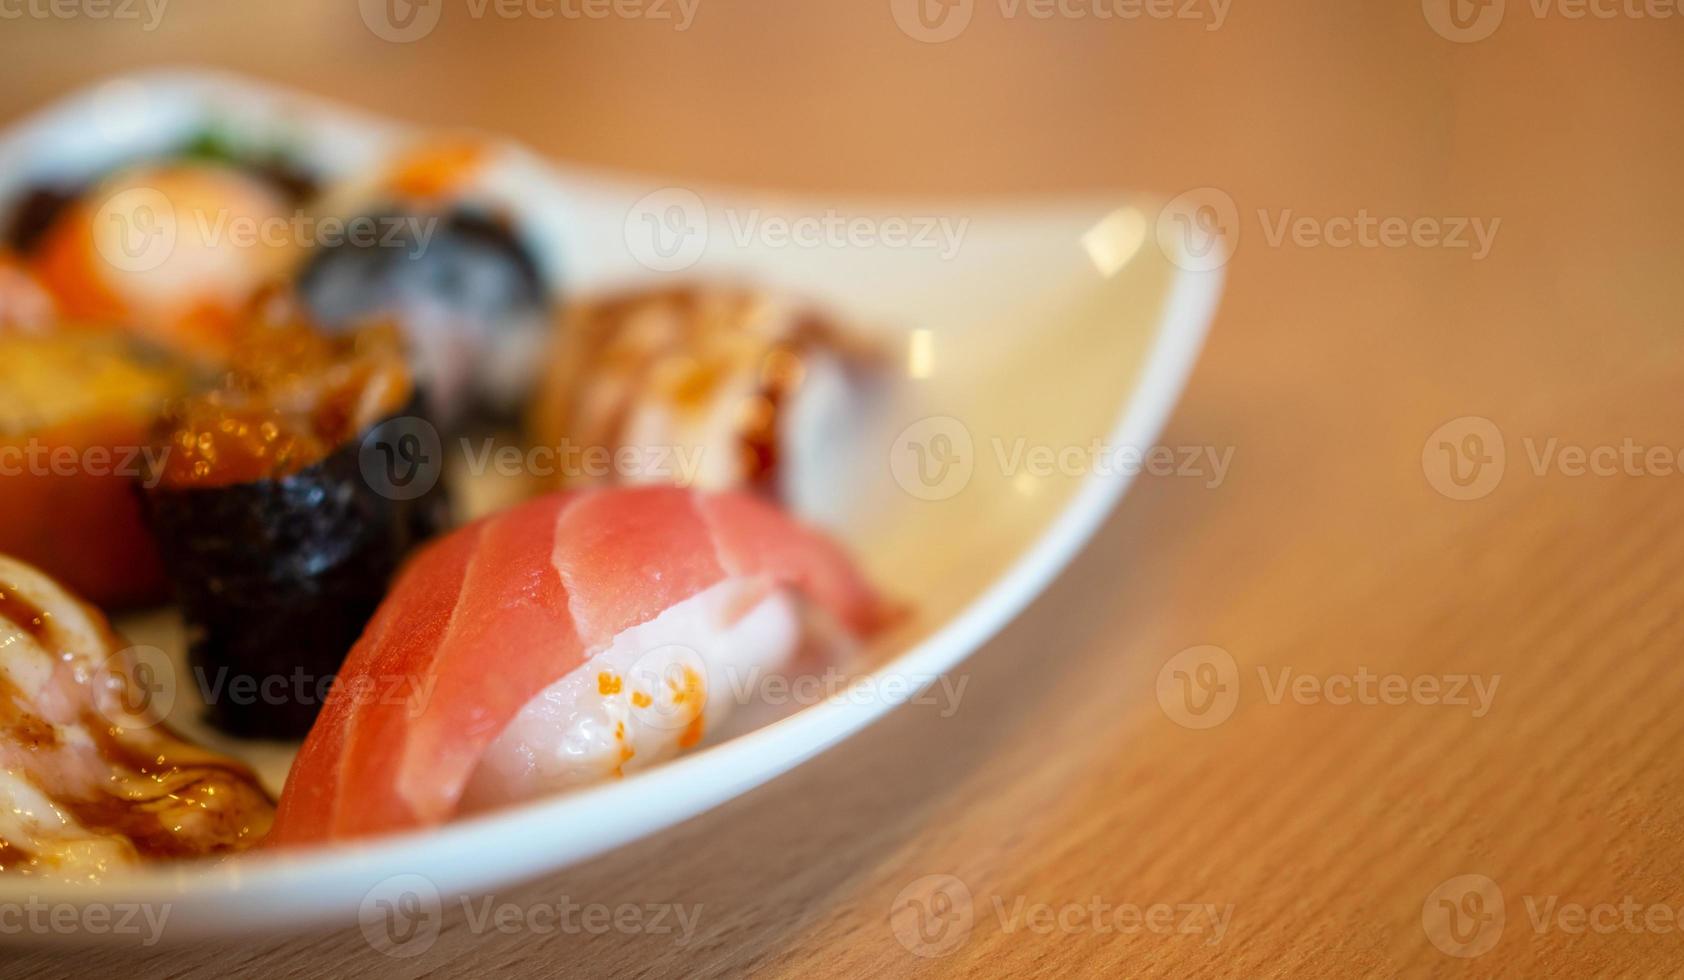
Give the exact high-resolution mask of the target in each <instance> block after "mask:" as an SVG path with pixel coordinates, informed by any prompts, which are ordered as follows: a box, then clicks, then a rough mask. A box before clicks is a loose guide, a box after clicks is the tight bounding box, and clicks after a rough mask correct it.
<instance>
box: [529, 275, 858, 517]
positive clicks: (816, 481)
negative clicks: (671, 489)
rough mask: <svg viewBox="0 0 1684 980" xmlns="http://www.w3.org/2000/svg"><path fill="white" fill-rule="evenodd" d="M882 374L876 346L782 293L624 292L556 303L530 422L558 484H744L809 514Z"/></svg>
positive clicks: (717, 289) (819, 511)
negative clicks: (552, 459) (561, 310)
mask: <svg viewBox="0 0 1684 980" xmlns="http://www.w3.org/2000/svg"><path fill="white" fill-rule="evenodd" d="M882 377H883V362H882V359H881V356H880V353H879V352H878V351H877V350H876V349H875V348H874V347H872V346H871V345H870V344H868V343H866V342H864V341H862V340H860V339H858V338H856V337H854V336H852V335H850V334H848V333H846V332H844V331H843V330H842V329H841V328H840V327H839V326H837V325H836V324H835V323H834V322H833V321H832V320H830V319H828V318H827V317H825V316H824V315H822V314H820V313H819V312H817V311H816V310H814V309H812V308H811V307H809V306H807V305H805V304H803V303H800V302H796V301H793V300H790V299H788V298H786V297H782V296H778V295H774V294H770V293H766V292H762V291H758V290H753V289H746V288H733V287H728V286H711V285H685V286H676V287H668V288H660V289H654V290H646V291H632V292H627V293H622V294H616V295H611V296H608V297H606V298H603V299H600V300H595V301H591V302H584V303H580V304H577V305H575V306H574V307H572V308H571V309H570V310H569V311H568V314H567V316H566V317H565V319H564V320H563V322H562V323H561V324H560V326H559V329H558V331H557V335H556V338H555V345H554V349H553V351H552V353H551V355H550V357H549V359H548V362H547V365H546V369H545V375H544V380H543V383H542V384H541V386H540V388H539V391H538V393H537V395H536V397H535V398H534V400H533V404H532V407H531V409H530V424H529V427H528V428H529V434H530V439H531V441H532V442H533V443H534V444H535V445H538V446H542V447H545V448H546V449H549V450H552V451H554V452H555V454H556V459H557V460H558V466H557V470H558V472H557V473H556V474H555V482H556V483H557V484H559V485H561V486H597V485H604V484H616V483H618V484H652V483H676V484H678V485H682V486H693V487H696V488H698V489H703V490H727V489H744V490H749V491H752V492H755V493H759V494H761V495H763V496H765V497H767V498H769V499H772V500H776V501H779V502H780V503H782V504H784V505H785V506H787V507H789V508H790V509H791V510H793V511H794V512H795V513H797V514H800V515H802V516H805V517H808V518H815V519H816V518H819V517H822V516H823V515H824V514H825V513H826V511H827V509H828V508H827V500H828V496H829V495H828V492H827V490H828V488H827V484H828V482H829V474H830V472H831V471H830V469H829V466H828V464H827V456H830V457H834V456H835V453H836V447H837V446H838V445H839V443H840V442H841V441H842V440H843V438H844V437H845V434H846V432H847V430H848V428H849V427H850V426H851V425H854V424H857V423H858V422H859V421H860V420H861V418H863V417H864V416H865V414H866V413H867V412H868V411H869V407H870V405H871V404H872V403H873V402H874V401H875V400H876V399H875V389H876V387H877V386H878V385H879V384H880V383H881V379H882Z"/></svg>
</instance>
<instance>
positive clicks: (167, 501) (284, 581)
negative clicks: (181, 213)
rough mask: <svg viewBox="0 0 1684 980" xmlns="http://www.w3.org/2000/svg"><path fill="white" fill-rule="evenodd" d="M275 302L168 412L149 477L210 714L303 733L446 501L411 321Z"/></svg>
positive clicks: (228, 723) (242, 725)
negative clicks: (334, 317)
mask: <svg viewBox="0 0 1684 980" xmlns="http://www.w3.org/2000/svg"><path fill="white" fill-rule="evenodd" d="M267 306H268V309H267V312H266V313H265V314H264V315H263V316H261V317H259V322H258V323H257V324H255V325H254V326H251V327H250V328H249V329H248V330H247V331H246V332H245V333H244V334H243V336H242V338H241V344H240V347H239V350H238V352H237V353H236V355H235V357H234V359H233V361H232V363H231V367H230V370H229V371H228V372H227V374H226V375H225V376H224V378H223V380H222V381H221V383H220V384H218V385H217V386H216V387H215V388H213V389H212V390H209V391H206V392H203V393H201V394H198V395H195V396H193V397H191V398H188V399H186V400H184V401H182V402H180V403H179V404H177V405H176V406H175V407H174V408H173V409H172V410H170V411H169V412H167V413H166V415H165V417H164V418H163V420H162V422H161V423H160V426H159V428H158V432H157V436H156V438H155V443H156V446H155V449H156V456H155V458H157V459H159V460H160V461H161V462H160V464H159V467H158V469H157V472H155V473H154V474H152V478H151V479H149V480H148V481H147V483H146V489H145V490H144V491H143V493H144V497H145V503H146V508H145V509H146V512H147V516H148V519H149V521H150V523H151V526H152V529H153V532H154V535H155V537H156V539H157V542H158V547H159V551H160V553H161V554H162V557H163V560H164V566H165V569H166V571H167V572H168V574H169V576H170V578H171V580H172V581H173V583H174V586H175V591H176V596H177V599H178V600H179V602H180V604H181V607H182V612H183V614H184V616H185V618H186V621H187V626H188V640H189V659H190V662H191V665H192V668H193V673H194V681H195V682H196V683H197V685H198V687H199V690H200V693H201V694H202V695H203V696H204V699H205V702H206V705H207V707H208V716H209V719H210V721H211V722H212V723H213V724H215V725H216V726H217V727H218V728H220V729H222V730H224V731H227V732H230V733H233V734H237V735H245V736H266V737H280V738H291V737H300V736H302V735H303V734H304V733H305V732H306V731H308V729H309V727H310V723H311V722H312V721H313V720H314V718H315V715H316V711H317V709H318V708H319V707H320V705H321V702H322V699H323V698H324V697H325V696H326V693H327V690H328V689H329V687H330V686H331V684H332V681H333V676H334V674H335V672H336V671H337V670H338V668H339V664H340V662H341V661H342V660H343V659H344V657H345V654H346V653H347V652H348V651H349V650H350V648H351V645H352V644H353V643H354V642H355V641H356V639H357V637H358V636H359V635H360V633H361V632H362V628H363V626H364V624H365V623H366V622H367V621H368V619H369V617H370V616H371V615H372V614H373V612H374V608H375V606H376V605H378V604H379V602H380V600H381V598H382V597H383V596H384V595H385V593H386V587H387V583H388V581H389V580H390V579H391V577H392V574H393V573H394V572H395V571H396V569H397V567H398V564H399V562H400V560H401V559H402V558H403V557H404V555H405V553H406V552H408V551H409V550H410V548H411V547H412V546H414V545H415V544H416V543H418V542H420V541H421V540H423V539H424V538H426V537H428V536H430V535H432V534H433V533H435V532H436V531H438V530H441V529H442V528H443V527H444V525H445V524H446V523H447V522H448V518H449V513H448V511H449V507H448V501H447V499H446V497H445V490H444V487H443V485H442V484H441V483H439V482H438V476H439V470H440V467H441V464H442V460H441V458H440V456H441V453H440V447H439V445H438V441H437V437H436V435H434V434H433V433H432V430H431V427H430V426H428V424H427V423H426V422H425V421H424V420H423V419H421V418H420V417H419V416H418V415H417V414H415V413H416V406H417V405H418V404H419V400H420V399H419V397H418V394H417V391H416V387H415V384H414V382H413V380H412V376H411V373H410V370H409V367H408V365H407V361H406V357H405V354H404V351H403V347H402V343H401V341H400V338H399V335H398V333H397V331H396V329H395V328H393V327H390V326H371V327H368V328H364V329H361V330H358V331H355V332H352V333H346V334H338V335H329V334H326V333H323V332H321V331H318V330H316V329H315V328H314V327H313V325H311V324H310V323H308V322H306V321H303V320H302V319H301V318H300V317H299V316H298V315H297V314H296V312H295V310H294V308H293V306H292V304H290V303H289V302H285V301H273V300H272V301H271V302H270V303H269V304H267Z"/></svg>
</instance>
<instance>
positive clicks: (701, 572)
mask: <svg viewBox="0 0 1684 980" xmlns="http://www.w3.org/2000/svg"><path fill="white" fill-rule="evenodd" d="M887 608H888V607H887V606H886V605H885V603H884V602H883V600H882V599H881V598H880V596H879V595H878V593H877V592H875V591H874V590H873V589H872V588H871V586H870V585H869V584H868V583H867V582H866V581H865V579H864V578H863V577H862V576H861V575H860V573H859V572H858V571H857V570H856V569H855V567H854V565H853V564H852V562H851V561H850V560H849V559H848V557H847V555H846V554H844V552H843V551H842V549H841V548H840V547H839V546H837V545H836V544H835V543H833V542H832V541H830V540H829V539H827V538H825V537H823V536H822V535H820V534H819V533H817V532H815V531H812V530H810V529H808V528H806V527H804V526H802V525H800V524H798V523H797V522H795V521H794V520H793V519H791V518H789V517H787V516H786V515H784V514H783V513H782V512H781V511H779V510H778V509H777V508H775V507H774V506H773V505H771V504H768V503H766V502H764V501H763V500H761V499H759V498H757V497H754V496H751V495H748V494H739V493H731V494H717V495H709V494H703V493H698V492H693V491H689V490H681V489H674V488H655V487H650V488H636V489H613V490H596V491H581V492H576V493H561V494H555V495H551V496H546V497H541V498H539V499H537V500H533V501H530V502H528V503H525V504H522V505H520V506H518V507H515V508H513V509H510V510H507V511H504V512H502V513H500V514H497V515H493V516H492V517H489V518H486V519H484V520H481V521H479V522H476V523H474V524H470V525H468V526H466V527H463V528H461V529H459V530H457V531H455V532H452V533H451V534H449V535H446V536H445V537H443V538H440V539H438V540H436V541H435V542H433V543H432V544H430V545H428V546H427V547H426V548H424V549H423V550H422V551H421V552H420V553H419V554H417V555H416V556H415V557H414V558H413V559H412V560H411V562H410V563H409V564H408V566H407V567H406V568H405V569H404V571H403V572H402V573H401V574H400V575H399V577H398V580H397V582H396V584H395V585H394V586H393V588H392V591H391V593H390V594H389V595H388V596H387V598H386V600H385V602H384V603H383V604H382V605H381V606H380V608H379V610H378V611H377V612H376V613H375V615H374V618H373V619H372V620H371V621H370V623H369V625H368V628H367V629H366V631H365V632H364V633H363V636H362V638H361V639H360V640H359V641H358V642H357V644H356V646H355V647H354V648H353V649H352V651H351V653H350V656H349V657H348V658H347V660H346V662H345V665H344V668H343V670H342V671H341V673H340V674H339V677H338V679H337V680H336V682H335V684H334V686H333V689H332V692H331V693H330V695H329V697H328V699H327V702H326V704H325V705H324V706H323V709H322V712H321V715H320V717H319V718H318V719H317V721H316V724H315V726H314V727H313V728H312V729H311V731H310V734H309V737H308V738H307V739H306V740H305V742H304V745H303V748H302V749H301V750H300V752H299V754H298V758H297V760H296V761H295V762H294V764H293V767H292V771H291V773H290V774H289V776H288V778H287V783H286V787H285V789H284V790H283V792H282V795H281V802H280V807H279V810H278V812H277V815H276V821H275V828H274V831H273V833H272V834H271V836H270V838H269V841H270V843H274V844H293V843H305V842H315V841H327V840H335V839H341V838H347V837H357V836H363V835H368V834H376V833H383V832H390V831H397V830H403V829H406V828H415V827H425V826H431V825H435V824H439V823H443V822H445V821H447V820H450V819H451V818H453V817H455V816H457V815H459V814H462V813H466V812H474V811H478V810H484V809H488V808H492V807H496V806H501V805H505V804H508V803H513V802H518V801H521V800H527V799H531V798H534V797H537V796H540V795H543V794H547V793H552V792H557V791H561V790H566V789H569V788H574V787H578V786H583V785H587V784H590V783H593V782H598V781H601V780H605V779H611V778H614V777H615V776H618V775H622V774H624V773H626V772H628V771H632V770H635V769H637V768H640V767H643V766H647V765H649V764H651V763H653V762H656V761H659V760H661V759H664V758H668V757H671V756H672V755H675V754H677V753H678V752H680V751H682V750H683V749H685V748H688V747H690V746H692V745H694V744H696V743H697V742H698V741H699V740H700V739H701V738H702V737H703V736H704V735H705V734H706V733H707V732H708V731H710V730H712V728H713V727H714V726H717V725H718V724H720V723H721V722H722V721H723V719H724V716H725V715H726V714H727V713H728V712H729V711H730V710H731V709H732V707H733V704H732V702H733V700H734V697H733V691H732V690H730V689H729V688H728V687H727V684H728V683H729V682H730V678H732V677H733V676H739V677H740V676H743V675H744V674H746V673H752V672H754V671H760V670H779V669H784V668H788V667H790V666H791V665H792V664H793V663H794V662H796V661H797V660H798V659H801V658H804V657H809V656H812V655H813V651H814V650H815V649H818V650H821V651H824V652H825V653H827V654H828V655H830V656H837V655H839V654H840V653H841V652H842V651H843V650H845V649H846V648H847V647H849V646H852V645H853V644H854V643H856V642H857V641H859V640H861V639H863V638H865V637H867V636H869V635H870V634H871V633H873V632H874V631H875V630H877V629H878V628H879V627H880V626H882V625H883V624H884V622H885V620H886V610H887Z"/></svg>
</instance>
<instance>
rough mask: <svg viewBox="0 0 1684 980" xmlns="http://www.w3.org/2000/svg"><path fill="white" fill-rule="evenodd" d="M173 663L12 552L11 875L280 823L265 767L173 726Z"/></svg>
mask: <svg viewBox="0 0 1684 980" xmlns="http://www.w3.org/2000/svg"><path fill="white" fill-rule="evenodd" d="M165 670H167V667H166V666H165V663H164V662H163V661H162V660H158V661H157V662H154V661H153V660H151V659H146V658H142V657H137V656H135V651H134V650H132V649H129V648H125V647H124V646H123V644H122V642H121V641H120V640H119V639H118V638H117V636H116V635H115V634H113V633H112V631H111V628H110V626H109V625H108V624H107V623H106V621H105V618H104V617H103V616H101V615H100V614H99V613H98V612H97V611H95V610H94V609H93V608H92V607H91V606H88V605H86V604H84V603H83V602H82V601H81V600H79V599H78V598H77V597H76V596H74V595H72V594H71V593H69V592H67V591H66V590H65V589H64V588H63V587H62V586H60V585H59V584H58V583H57V582H55V581H53V580H52V579H51V578H49V577H48V576H47V575H46V574H44V573H43V572H41V571H40V570H38V569H36V568H33V567H31V566H29V565H27V564H25V563H23V562H20V561H18V560H16V559H14V558H10V557H7V556H5V555H0V872H3V873H7V874H22V875H34V876H43V877H53V878H63V879H70V880H79V881H88V880H97V879H99V878H102V877H104V876H105V875H107V874H109V873H112V872H118V871H122V870H124V869H127V868H132V867H134V866H136V865H138V864H139V863H140V862H142V861H143V860H148V859H153V858H179V857H203V856H208V855H219V854H228V853H232V852H235V851H240V850H243V849H245V848H246V847H249V846H250V845H252V844H253V843H255V842H256V841H258V840H259V839H260V838H262V837H263V835H264V834H265V833H267V832H268V830H269V824H270V821H271V820H272V819H273V817H274V804H273V803H272V802H271V801H270V799H269V796H268V795H267V794H266V793H265V792H264V790H263V788H262V786H261V785H259V783H258V781H257V779H256V777H255V776H254V775H253V774H252V773H251V771H250V770H248V769H247V768H246V767H245V766H243V765H242V764H240V763H238V762H236V761H234V760H232V759H229V758H226V757H223V756H220V755H217V754H215V753H212V752H209V751H206V750H204V749H201V748H198V747H196V746H193V745H190V744H188V743H187V742H184V741H182V740H181V739H180V738H178V737H177V736H176V735H175V734H174V733H173V732H171V731H170V730H169V728H167V727H166V726H165V725H164V723H163V719H162V718H161V717H160V715H161V713H162V712H161V711H160V710H159V709H160V707H161V703H160V702H161V698H160V694H163V696H166V697H167V696H169V695H168V693H167V692H168V690H169V689H168V688H167V687H165V684H166V682H167V679H166V678H164V677H161V676H159V674H160V673H161V672H162V671H165Z"/></svg>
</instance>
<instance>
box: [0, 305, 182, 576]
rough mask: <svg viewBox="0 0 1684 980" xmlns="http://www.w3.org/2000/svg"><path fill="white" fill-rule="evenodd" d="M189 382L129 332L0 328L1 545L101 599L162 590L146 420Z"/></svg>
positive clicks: (149, 423) (173, 364)
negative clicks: (149, 502) (145, 511)
mask: <svg viewBox="0 0 1684 980" xmlns="http://www.w3.org/2000/svg"><path fill="white" fill-rule="evenodd" d="M188 382H189V378H188V376H187V373H186V372H185V371H184V370H182V368H181V367H180V366H179V365H178V364H177V363H176V362H175V361H174V360H173V359H171V358H169V357H167V356H164V355H162V354H161V353H160V352H158V351H156V350H152V349H150V348H147V347H145V346H143V345H141V344H139V343H137V342H135V341H133V340H131V339H129V338H125V337H121V336H116V335H113V334H109V333H105V332H99V331H95V332H84V331H79V330H73V329H66V328H62V327H54V328H50V329H48V330H47V331H46V332H41V333H34V332H30V333H22V332H16V331H8V330H6V329H5V328H0V552H5V553H7V554H11V555H13V556H15V557H17V558H20V559H23V560H24V561H28V562H30V563H32V564H34V565H37V566H39V567H41V568H42V569H44V570H46V571H47V572H48V573H49V574H51V575H53V576H54V577H56V578H58V579H59V580H61V581H63V582H64V583H65V584H66V585H67V586H69V587H70V588H72V589H75V590H76V592H77V593H78V594H80V595H83V596H86V597H87V598H88V599H89V600H90V601H92V602H97V603H99V604H100V605H102V606H133V605H138V604H143V603H148V602H154V601H158V600H161V599H163V598H164V597H165V596H166V595H167V594H168V591H169V589H168V584H167V582H166V581H165V579H164V571H163V566H162V565H160V564H159V560H158V551H157V547H156V546H155V544H154V543H153V540H152V535H151V533H150V532H149V531H148V530H147V528H146V523H145V521H144V520H143V519H142V516H141V509H140V502H139V500H138V498H137V497H136V490H137V488H138V487H139V484H140V482H141V479H142V476H143V473H144V470H145V465H144V463H145V451H146V448H147V440H148V439H149V437H150V432H151V428H152V426H153V424H154V422H155V421H156V419H157V418H158V415H159V413H160V412H161V411H163V409H164V406H165V405H166V404H167V403H168V402H169V401H170V400H171V399H174V398H177V397H179V396H181V395H182V394H183V393H184V392H185V391H186V390H187V386H188Z"/></svg>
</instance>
